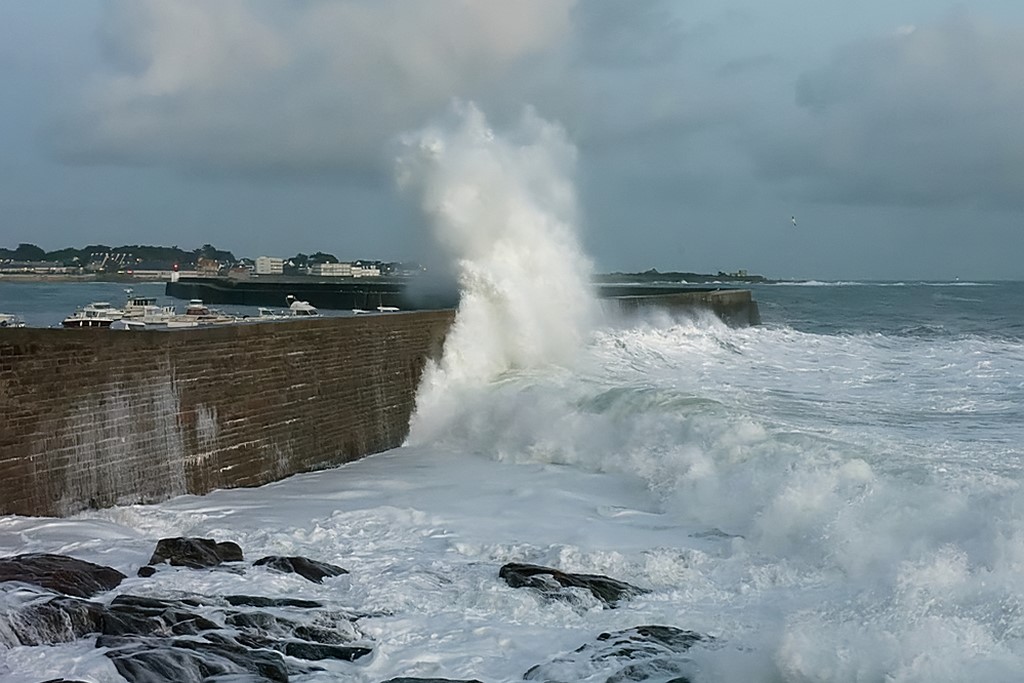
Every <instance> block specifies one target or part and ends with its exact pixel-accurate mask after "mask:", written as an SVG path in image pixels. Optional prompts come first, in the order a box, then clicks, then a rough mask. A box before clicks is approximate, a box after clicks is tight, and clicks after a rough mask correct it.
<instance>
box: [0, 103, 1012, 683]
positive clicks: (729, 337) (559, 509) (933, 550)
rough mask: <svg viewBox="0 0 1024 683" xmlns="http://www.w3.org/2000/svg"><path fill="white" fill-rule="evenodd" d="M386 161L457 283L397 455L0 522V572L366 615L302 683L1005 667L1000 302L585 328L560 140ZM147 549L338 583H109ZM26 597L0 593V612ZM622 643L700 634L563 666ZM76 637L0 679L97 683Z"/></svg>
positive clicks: (836, 303) (602, 321)
mask: <svg viewBox="0 0 1024 683" xmlns="http://www.w3.org/2000/svg"><path fill="white" fill-rule="evenodd" d="M404 144H405V150H404V152H403V156H402V157H401V158H400V159H399V161H398V164H397V165H398V177H399V183H400V185H401V186H402V187H403V188H404V189H405V190H407V191H409V192H410V193H412V194H413V195H415V196H416V197H417V198H418V199H419V201H420V202H421V205H422V208H423V210H424V213H425V215H427V216H428V217H429V218H430V220H431V221H432V223H433V224H434V228H435V230H436V232H437V236H438V241H439V243H441V244H442V245H445V246H446V247H447V248H448V249H450V251H451V254H452V257H453V263H455V265H456V270H457V271H458V273H459V278H460V284H461V287H462V300H461V304H460V309H459V313H458V317H457V319H456V322H455V324H454V326H453V328H452V329H451V331H450V332H449V334H448V337H447V339H446V342H445V349H444V356H443V358H442V359H440V361H439V362H437V363H436V364H431V365H429V366H428V368H427V370H426V372H425V375H424V378H423V380H422V382H421V386H420V388H419V391H418V395H417V404H416V411H415V414H414V415H413V418H412V421H411V424H410V434H409V438H408V440H407V443H406V444H405V445H404V446H403V447H401V448H397V449H394V450H392V451H389V452H386V453H382V454H378V455H375V456H372V457H368V458H365V459H363V460H360V461H358V462H355V463H352V464H349V465H346V466H344V467H340V468H337V469H333V470H328V471H324V472H319V473H312V474H304V475H299V476H294V477H291V478H289V479H286V480H283V481H280V482H277V483H274V484H270V485H267V486H264V487H261V488H259V489H236V490H230V491H218V492H214V493H211V494H209V495H206V496H202V497H196V496H183V497H180V498H176V499H173V500H170V501H167V502H165V503H161V504H159V505H149V506H127V507H118V508H112V509H106V510H98V511H91V512H87V513H82V514H80V515H78V516H76V517H74V518H71V519H42V518H18V517H6V518H0V556H3V555H13V554H21V553H30V552H48V553H64V554H68V555H71V556H73V557H76V558H79V559H82V560H88V561H91V562H97V563H100V564H105V565H109V566H112V567H114V568H116V569H119V570H120V571H122V572H124V573H125V574H127V575H128V576H129V578H128V579H126V580H125V581H124V582H123V583H122V584H121V585H120V586H119V587H118V588H117V589H116V591H115V592H120V593H132V594H135V595H145V596H164V597H168V598H170V597H176V596H178V597H180V596H181V595H183V594H186V595H195V594H200V595H206V596H210V595H214V596H216V595H220V596H222V595H239V594H241V595H260V596H268V597H297V598H312V599H317V600H326V601H327V602H328V603H329V605H330V606H332V607H334V608H337V609H338V610H346V611H349V612H352V613H358V614H362V615H365V616H364V617H363V618H361V619H360V620H359V622H358V628H359V629H360V631H361V633H362V634H363V636H365V638H366V639H367V641H368V644H369V645H371V646H372V648H373V653H372V655H368V656H366V657H363V658H360V659H358V660H356V661H354V662H344V661H334V662H326V663H324V662H317V663H318V664H321V665H322V666H323V667H324V670H322V671H310V672H308V673H305V674H301V675H297V676H293V678H292V680H295V681H302V682H303V683H305V682H308V683H313V682H320V681H325V682H326V681H339V680H344V681H357V682H361V683H379V682H381V681H385V680H388V679H390V678H392V677H398V676H414V677H421V678H431V677H434V678H449V679H463V680H467V679H477V680H480V681H483V682H484V683H499V682H511V681H521V680H523V679H524V675H526V673H527V672H528V671H531V670H532V671H533V672H534V675H539V678H536V677H534V676H531V678H530V680H557V681H564V682H565V683H573V682H587V683H591V682H593V683H606V682H609V683H610V682H613V681H614V682H616V683H618V682H624V681H631V680H636V681H652V682H654V683H666V682H668V681H675V682H679V681H682V680H689V681H692V682H693V683H777V682H798V683H817V682H821V681H836V682H850V683H853V682H857V683H865V682H868V683H875V682H877V683H897V682H899V683H910V682H915V683H918V682H919V683H941V682H950V683H952V682H963V681H971V682H972V683H979V682H1002V681H1019V680H1021V679H1022V672H1024V490H1022V482H1024V468H1022V458H1024V326H1022V323H1024V283H1017V282H1014V283H998V282H946V283H920V282H900V283H858V282H845V283H835V282H833V283H829V282H818V283H801V284H790V285H767V286H758V287H756V288H755V291H754V294H755V298H756V299H757V300H758V301H759V303H760V306H761V311H762V317H763V319H764V324H763V325H761V326H757V327H751V328H742V329H733V328H729V327H726V326H725V325H723V324H722V323H721V322H719V321H718V320H716V319H714V318H712V317H709V316H696V317H685V316H682V317H673V316H670V315H668V314H665V313H653V312H652V313H649V314H648V315H645V316H643V317H633V318H628V319H623V318H614V317H611V316H609V315H606V314H603V313H602V311H601V309H600V306H599V305H598V302H595V301H593V300H592V299H591V298H590V297H589V294H588V288H587V285H586V278H587V277H588V275H589V262H588V260H587V259H586V257H585V256H584V255H583V254H582V253H581V252H580V250H579V248H578V246H577V244H576V241H577V240H576V237H575V233H576V230H575V226H576V224H577V220H576V208H575V200H574V193H573V190H572V184H571V182H570V179H571V177H572V172H573V167H574V162H575V150H574V148H573V147H572V145H571V144H570V143H569V142H568V137H567V136H566V135H565V133H564V131H562V130H561V129H559V128H558V127H557V126H555V125H552V124H549V123H547V122H545V121H543V120H541V119H539V118H537V116H536V115H535V114H533V113H532V112H529V111H527V112H526V113H525V114H524V117H523V120H522V121H521V122H520V124H519V126H518V127H517V128H516V129H514V130H512V131H510V132H508V133H505V134H497V133H495V132H494V131H492V130H491V129H490V128H489V127H488V126H487V124H486V121H484V119H483V116H482V115H481V114H480V112H478V111H477V110H476V109H475V108H474V107H472V105H460V106H459V107H457V108H456V111H455V112H454V116H453V120H451V121H447V122H442V123H439V124H438V125H436V126H434V127H431V128H427V129H425V130H424V131H421V132H419V133H416V134H413V135H410V136H409V137H408V139H407V140H405V141H404ZM4 291H6V290H4ZM27 291H30V290H21V292H22V294H24V293H25V292H27ZM4 296H6V294H5V295H4ZM0 301H2V300H0ZM11 312H21V311H17V310H16V311H11ZM68 334H74V331H68ZM124 334H130V332H125V333H124ZM176 536H201V537H209V538H215V539H217V540H219V541H234V542H237V543H238V544H239V545H240V546H241V548H242V549H243V551H244V553H245V557H246V559H247V560H253V559H255V558H259V557H262V556H264V555H289V556H290V555H302V556H305V557H309V558H313V559H315V560H320V561H324V562H328V563H332V564H335V565H340V566H341V567H344V568H346V569H347V570H349V572H350V573H349V574H347V575H343V576H337V577H333V578H328V579H325V580H324V583H323V585H316V584H312V583H310V582H308V581H306V580H304V579H302V578H299V577H297V576H295V575H285V574H278V573H273V572H271V571H268V570H267V569H265V568H263V567H251V566H250V567H247V568H246V569H245V571H239V572H235V571H195V570H187V569H180V570H173V569H170V568H168V570H167V571H164V570H161V571H158V572H157V573H156V574H155V575H153V576H151V577H148V578H141V577H137V576H136V572H137V570H138V569H139V567H140V566H141V565H143V564H146V563H147V562H148V560H149V557H150V554H151V553H152V552H153V550H154V547H155V544H156V541H157V540H158V539H160V538H164V537H176ZM508 562H526V563H534V564H542V565H547V566H551V567H555V568H557V569H560V570H564V571H569V572H579V573H586V574H603V575H607V576H610V577H612V578H614V579H618V580H621V581H626V582H628V583H630V584H632V585H634V586H638V587H640V588H643V589H646V590H647V592H645V593H643V594H642V595H638V596H635V597H632V598H631V599H628V600H625V601H623V602H622V603H621V604H620V605H619V606H618V607H617V608H614V609H612V608H609V607H606V606H604V605H603V604H602V603H600V602H599V601H598V600H597V599H595V598H592V597H591V596H590V594H589V593H586V592H582V593H579V594H578V595H576V599H574V600H572V601H559V600H547V599H544V598H543V597H541V596H540V595H538V594H537V593H535V592H534V591H532V590H529V589H524V588H512V587H510V586H509V585H508V584H506V583H505V582H504V581H503V580H501V579H500V578H499V576H498V572H499V568H500V567H501V566H502V565H503V564H505V563H508ZM111 597H112V596H111V595H106V596H105V597H103V599H104V600H110V599H111ZM23 599H24V598H23V595H22V594H21V593H19V591H18V590H16V589H15V588H11V587H10V586H9V585H8V586H7V587H4V588H0V613H3V612H4V608H6V607H10V606H12V605H15V604H18V602H19V600H23ZM642 625H659V626H669V627H676V628H679V629H685V630H687V631H693V632H696V633H699V634H702V635H703V636H704V638H703V639H702V640H700V641H698V642H696V643H695V644H693V646H692V647H691V648H689V649H688V650H686V651H685V652H676V653H674V654H669V655H667V659H663V661H661V662H660V664H659V665H658V666H648V667H646V668H637V667H632V668H631V667H630V666H629V665H630V662H629V661H626V660H627V659H628V658H626V657H625V656H619V657H615V656H611V654H609V653H606V654H607V656H604V657H597V658H594V659H588V658H587V657H586V656H585V654H586V652H590V651H593V650H592V648H591V649H590V650H588V649H587V648H584V650H583V652H582V653H581V652H578V651H577V650H579V648H581V647H582V646H587V645H588V644H593V643H595V642H596V641H595V639H596V638H598V636H599V634H602V633H606V632H611V631H617V630H623V629H630V628H632V627H636V626H642ZM3 627H4V624H3V622H2V620H0V637H2V636H3ZM0 642H3V641H2V639H0ZM94 642H95V641H94V639H90V640H82V641H78V642H74V643H69V644H63V645H56V646H52V647H6V649H3V650H0V681H3V682H5V683H9V682H15V681H17V682H33V683H34V682H38V681H43V680H47V679H51V678H58V677H65V678H67V679H77V680H85V681H119V680H121V679H120V677H119V675H118V674H117V672H116V671H115V669H114V665H113V664H112V663H111V661H110V660H109V659H107V658H106V657H105V656H104V654H103V652H102V651H101V650H100V649H97V648H96V647H95V646H94ZM0 647H4V646H0ZM621 654H623V653H621V652H620V655H621ZM537 665H544V666H543V667H542V668H541V669H533V667H535V666H537ZM538 672H540V674H538ZM196 680H198V679H196ZM221 680H231V681H241V680H249V679H245V678H244V677H231V678H230V679H221Z"/></svg>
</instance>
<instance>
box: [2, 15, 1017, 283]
mask: <svg viewBox="0 0 1024 683" xmlns="http://www.w3.org/2000/svg"><path fill="white" fill-rule="evenodd" d="M453 99H458V100H466V101H472V102H475V103H476V104H477V105H478V107H479V108H480V110H481V111H483V112H484V113H485V114H486V116H487V117H488V119H489V120H490V121H491V123H492V124H493V125H494V127H495V128H496V129H497V130H498V131H499V132H500V131H501V130H502V129H503V127H505V126H511V125H513V123H514V122H515V121H517V120H518V119H519V118H520V117H521V116H522V113H523V109H524V107H525V106H532V107H533V108H535V110H536V112H537V114H538V115H539V116H541V117H543V118H544V119H547V120H549V121H554V122H557V123H559V124H560V125H561V126H563V127H564V129H565V131H566V133H567V135H568V137H569V139H570V140H571V141H572V142H573V143H574V144H575V145H576V147H577V150H578V156H577V166H576V171H575V173H576V178H575V179H576V185H577V191H578V200H579V209H580V215H581V226H580V232H581V240H582V242H583V244H584V246H585V249H586V251H587V252H588V253H589V255H590V256H591V258H592V259H593V261H594V262H595V264H596V267H597V269H598V270H599V271H604V272H608V271H615V270H622V271H635V270H646V269H648V268H657V269H659V270H662V271H665V270H689V271H698V272H716V271H718V270H725V271H733V270H738V269H745V270H748V271H750V272H752V273H760V274H764V275H767V276H770V277H780V278H787V277H793V278H818V279H854V278H861V279H940V280H943V279H952V278H954V277H959V278H961V279H965V278H970V279H1024V3H1021V2H1019V0H972V2H971V3H970V4H955V3H947V2H944V1H943V0H904V1H902V2H898V3H896V2H892V1H891V0H863V1H862V2H857V3H841V2H838V0H831V1H829V2H821V1H820V0H776V1H775V2H772V3H765V2H763V1H761V0H675V1H664V2H662V1H659V0H628V1H627V0H517V1H516V2H509V1H508V0H477V1H474V0H422V1H414V0H296V1H294V2H279V1H278V0H217V1H215V2H214V1H210V0H175V1H174V2H168V1H166V0H124V1H123V2H114V1H111V2H106V1H100V0H76V1H75V2H69V1H66V0H32V1H31V2H27V1H24V0H0V246H7V247H14V246H16V245H17V244H18V243H19V242H32V243H35V244H38V245H40V246H42V247H44V248H46V249H56V248H59V247H63V246H84V245H85V244H89V243H97V242H101V243H107V244H126V243H127V244H133V243H142V244H160V245H175V244H176V245H178V246H181V247H183V248H186V249H192V248H195V247H198V246H200V245H202V244H203V243H212V244H215V245H216V246H218V247H220V248H226V249H230V250H232V251H234V252H235V253H236V254H237V255H247V256H257V255H260V254H275V255H281V256H289V255H292V254H295V253H297V252H307V253H309V252H312V251H316V250H322V251H328V252H332V253H335V254H337V255H338V256H339V257H341V258H349V259H354V258H371V259H382V260H429V253H430V251H431V245H430V239H429V237H428V231H427V230H426V229H425V228H424V225H423V222H424V219H423V218H422V217H421V216H420V215H419V213H418V212H417V210H416V208H415V206H413V205H411V204H410V202H408V201H407V200H406V199H404V198H403V197H402V196H401V195H400V194H399V192H398V191H397V190H396V187H395V185H396V184H395V179H394V163H395V158H396V149H395V147H396V140H397V139H399V138H400V136H401V135H402V134H404V133H406V132H408V131H410V130H416V129H419V128H421V127H423V126H424V125H427V124H429V123H430V122H431V121H432V120H436V119H437V118H438V117H439V116H443V115H444V112H445V111H446V110H447V109H449V108H450V107H451V103H452V101H453ZM791 216H795V217H796V225H793V222H792V221H791Z"/></svg>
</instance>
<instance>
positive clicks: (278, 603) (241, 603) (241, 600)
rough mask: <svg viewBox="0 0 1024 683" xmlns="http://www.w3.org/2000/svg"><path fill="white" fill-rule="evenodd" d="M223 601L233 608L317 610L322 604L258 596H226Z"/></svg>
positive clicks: (314, 601) (313, 601)
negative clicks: (297, 608)
mask: <svg viewBox="0 0 1024 683" xmlns="http://www.w3.org/2000/svg"><path fill="white" fill-rule="evenodd" d="M224 600H226V601H227V603H228V604H229V605H233V606H235V607H299V608H302V609H317V608H319V607H323V606H324V605H323V603H322V602H317V601H316V600H303V599H301V598H264V597H260V596H258V595H226V596H224Z"/></svg>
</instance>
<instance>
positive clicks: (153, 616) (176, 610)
mask: <svg viewBox="0 0 1024 683" xmlns="http://www.w3.org/2000/svg"><path fill="white" fill-rule="evenodd" d="M195 606H196V605H195V604H186V603H183V602H181V601H177V600H156V599H153V598H144V597H139V596H135V595H119V596H117V597H116V598H114V599H113V601H111V603H110V607H109V608H108V609H107V610H106V612H104V614H103V631H102V632H103V634H104V635H111V636H149V635H157V636H171V635H176V636H185V635H196V634H199V633H201V632H203V631H210V630H214V629H218V628H220V625H219V624H217V623H216V622H213V621H211V620H209V619H207V618H205V617H203V616H201V615H199V614H196V613H194V612H192V611H190V610H189V609H186V608H188V607H195Z"/></svg>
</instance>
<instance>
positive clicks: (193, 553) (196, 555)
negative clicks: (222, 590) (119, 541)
mask: <svg viewBox="0 0 1024 683" xmlns="http://www.w3.org/2000/svg"><path fill="white" fill-rule="evenodd" d="M241 561H242V549H241V548H240V547H239V546H238V544H237V543H232V542H231V541H225V542H223V543H218V542H217V541H215V540H213V539H212V538H190V537H178V538H161V539H160V540H159V541H157V544H156V550H154V551H153V556H152V557H151V558H149V564H160V563H161V562H168V563H170V564H171V565H172V566H175V567H191V568H192V569H204V568H207V567H216V566H217V565H219V564H221V563H222V562H241Z"/></svg>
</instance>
